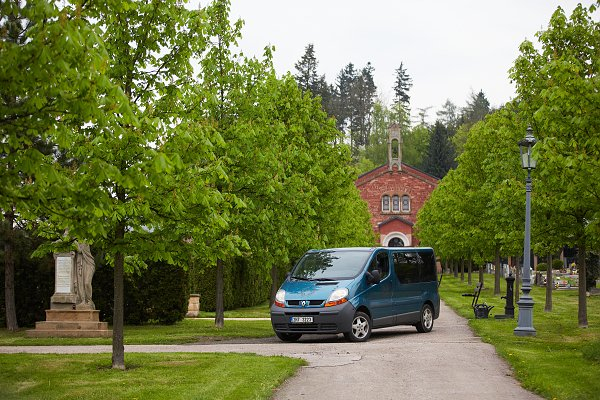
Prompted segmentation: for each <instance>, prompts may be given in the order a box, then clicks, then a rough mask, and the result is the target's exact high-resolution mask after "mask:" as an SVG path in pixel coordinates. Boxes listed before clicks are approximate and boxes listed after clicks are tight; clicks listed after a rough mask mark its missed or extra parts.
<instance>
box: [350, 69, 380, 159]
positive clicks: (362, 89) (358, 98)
mask: <svg viewBox="0 0 600 400" xmlns="http://www.w3.org/2000/svg"><path fill="white" fill-rule="evenodd" d="M373 71H374V68H373V66H372V65H371V63H367V65H366V67H364V68H363V69H361V71H360V75H358V77H357V79H355V80H354V84H353V86H352V90H351V99H352V103H351V104H352V114H351V120H350V131H351V139H352V142H351V143H352V151H353V154H356V152H357V151H358V148H359V147H364V146H367V145H368V144H369V134H370V132H371V116H372V111H373V104H374V102H375V95H376V93H377V86H375V82H374V79H373Z"/></svg>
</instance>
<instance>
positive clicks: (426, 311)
mask: <svg viewBox="0 0 600 400" xmlns="http://www.w3.org/2000/svg"><path fill="white" fill-rule="evenodd" d="M415 326H416V327H417V331H418V332H419V333H427V332H431V330H432V329H433V308H431V306H430V305H429V304H425V305H424V306H423V308H422V309H421V320H420V321H419V322H417V324H416V325H415Z"/></svg>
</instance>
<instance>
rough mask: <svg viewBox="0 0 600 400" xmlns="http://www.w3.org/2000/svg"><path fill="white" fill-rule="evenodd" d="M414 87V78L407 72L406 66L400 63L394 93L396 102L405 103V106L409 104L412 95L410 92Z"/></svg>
mask: <svg viewBox="0 0 600 400" xmlns="http://www.w3.org/2000/svg"><path fill="white" fill-rule="evenodd" d="M411 87H412V79H411V77H410V75H408V73H407V72H406V68H404V64H403V63H400V66H399V67H398V69H396V82H395V85H394V94H395V95H396V97H395V98H394V104H398V103H400V104H403V105H404V106H405V107H408V106H409V103H410V96H409V94H408V92H409V91H410V88H411Z"/></svg>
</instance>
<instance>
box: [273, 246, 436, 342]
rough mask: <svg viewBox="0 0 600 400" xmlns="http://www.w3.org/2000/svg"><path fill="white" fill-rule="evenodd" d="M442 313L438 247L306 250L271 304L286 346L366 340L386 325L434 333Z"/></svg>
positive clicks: (278, 333) (275, 327) (278, 335)
mask: <svg viewBox="0 0 600 400" xmlns="http://www.w3.org/2000/svg"><path fill="white" fill-rule="evenodd" d="M439 313H440V296H439V294H438V282H437V268H436V260H435V255H434V253H433V249H431V248H427V247H376V248H343V249H324V250H310V251H308V252H306V254H304V256H302V258H301V259H300V260H299V261H298V263H297V264H296V265H295V266H294V268H293V269H292V271H291V272H290V273H289V274H288V276H287V278H286V279H285V281H284V282H283V284H282V285H281V288H280V289H279V291H278V292H277V294H276V295H275V302H274V303H273V305H272V306H271V323H272V325H273V330H274V331H275V333H276V334H277V337H279V339H281V340H283V341H286V342H293V341H296V340H298V339H299V338H300V337H301V336H302V335H303V334H331V333H333V334H335V333H343V334H344V336H345V337H346V339H348V340H350V341H354V342H363V341H366V340H368V339H369V337H370V336H371V331H372V330H373V329H376V328H383V327H387V326H394V325H413V326H415V327H416V328H417V331H419V332H421V333H425V332H430V331H431V329H432V328H433V321H434V320H435V319H437V318H438V317H439Z"/></svg>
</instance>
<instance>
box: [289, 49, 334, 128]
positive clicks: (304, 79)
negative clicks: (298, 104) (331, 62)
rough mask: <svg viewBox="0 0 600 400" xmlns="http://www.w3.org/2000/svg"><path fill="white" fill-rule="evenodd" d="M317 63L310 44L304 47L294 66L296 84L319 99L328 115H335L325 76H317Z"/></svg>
mask: <svg viewBox="0 0 600 400" xmlns="http://www.w3.org/2000/svg"><path fill="white" fill-rule="evenodd" d="M318 66H319V61H318V60H317V57H316V55H315V48H314V45H313V44H312V43H310V44H308V45H307V46H306V49H305V51H304V54H303V55H302V57H301V58H300V60H299V61H298V62H297V63H296V64H294V67H295V68H296V71H297V73H296V75H294V78H295V79H296V83H297V84H298V87H299V88H300V89H301V90H302V91H303V92H310V93H311V94H312V95H313V96H315V97H317V96H318V97H321V105H322V107H323V109H324V110H325V111H326V112H327V114H328V115H330V116H333V115H335V114H334V112H335V108H334V107H333V103H332V101H331V98H332V92H331V90H330V88H329V85H328V84H327V81H326V80H325V75H319V73H318V71H317V67H318Z"/></svg>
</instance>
